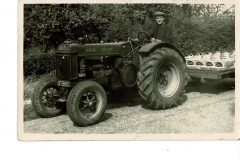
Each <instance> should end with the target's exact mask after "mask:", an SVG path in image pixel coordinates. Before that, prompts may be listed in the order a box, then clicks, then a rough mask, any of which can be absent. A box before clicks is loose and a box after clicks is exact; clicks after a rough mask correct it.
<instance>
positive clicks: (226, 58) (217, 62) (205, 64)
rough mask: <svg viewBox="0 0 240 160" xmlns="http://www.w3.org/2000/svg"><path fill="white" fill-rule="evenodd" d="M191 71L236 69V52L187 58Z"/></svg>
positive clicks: (203, 54)
mask: <svg viewBox="0 0 240 160" xmlns="http://www.w3.org/2000/svg"><path fill="white" fill-rule="evenodd" d="M185 59H186V65H187V67H188V68H189V69H205V70H212V69H213V70H221V69H226V68H232V67H235V52H234V51H233V52H232V53H228V52H223V53H220V52H215V53H211V52H208V53H197V54H195V55H193V54H189V55H188V56H185Z"/></svg>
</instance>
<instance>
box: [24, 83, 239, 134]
mask: <svg viewBox="0 0 240 160" xmlns="http://www.w3.org/2000/svg"><path fill="white" fill-rule="evenodd" d="M234 87H235V80H234V79H225V80H221V81H215V82H210V83H206V84H202V85H201V86H192V85H188V86H187V87H186V93H185V94H184V95H183V103H182V104H181V105H179V106H178V107H175V108H172V109H168V110H160V111H155V110H150V109H148V108H147V107H145V106H144V105H142V104H143V103H142V100H141V98H140V97H138V96H137V95H134V100H133V102H132V103H131V104H129V103H111V104H109V105H108V109H107V111H106V113H105V114H104V116H103V117H102V119H101V122H100V123H98V124H96V125H93V126H88V127H79V126H76V125H75V124H74V123H73V122H72V121H71V120H70V119H69V117H68V115H66V114H65V115H62V116H58V117H54V118H40V117H38V116H36V115H35V113H34V112H33V111H32V108H31V104H28V105H25V111H24V112H25V113H24V131H25V132H26V133H91V134H116V133H128V134H131V133H134V134H144V133H231V132H234V118H235V88H234Z"/></svg>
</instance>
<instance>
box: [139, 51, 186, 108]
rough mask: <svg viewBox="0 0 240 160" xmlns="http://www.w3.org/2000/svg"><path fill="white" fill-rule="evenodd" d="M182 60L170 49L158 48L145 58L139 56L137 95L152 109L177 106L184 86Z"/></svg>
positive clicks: (184, 66) (183, 64) (184, 76)
mask: <svg viewBox="0 0 240 160" xmlns="http://www.w3.org/2000/svg"><path fill="white" fill-rule="evenodd" d="M186 79H187V74H186V65H185V62H184V60H183V58H182V57H181V56H180V55H179V54H178V53H177V52H176V51H174V50H172V49H170V48H165V47H163V48H159V49H156V50H155V51H154V52H152V53H151V54H150V55H149V56H147V57H141V56H140V71H139V72H138V82H137V84H138V88H139V94H140V95H141V97H142V98H143V99H144V100H145V101H146V102H147V104H148V106H149V107H151V108H153V109H168V108H172V107H173V106H177V103H178V101H179V99H180V98H181V95H182V94H183V93H184V86H185V85H186Z"/></svg>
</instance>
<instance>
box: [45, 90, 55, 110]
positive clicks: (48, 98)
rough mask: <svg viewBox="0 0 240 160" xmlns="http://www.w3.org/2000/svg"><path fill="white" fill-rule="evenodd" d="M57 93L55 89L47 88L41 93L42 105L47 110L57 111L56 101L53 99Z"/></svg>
mask: <svg viewBox="0 0 240 160" xmlns="http://www.w3.org/2000/svg"><path fill="white" fill-rule="evenodd" d="M56 93H57V87H53V86H51V87H47V88H45V89H44V90H43V92H42V103H43V105H44V106H45V108H46V109H47V110H50V111H55V110H57V107H56V101H55V99H54V97H53V95H54V94H56Z"/></svg>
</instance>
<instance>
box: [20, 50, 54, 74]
mask: <svg viewBox="0 0 240 160" xmlns="http://www.w3.org/2000/svg"><path fill="white" fill-rule="evenodd" d="M23 69H24V76H28V75H31V74H37V75H41V74H44V73H49V72H50V71H52V70H54V69H55V54H54V53H38V54H29V55H26V56H24V58H23Z"/></svg>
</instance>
